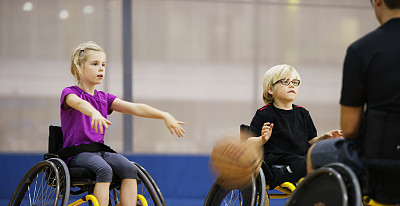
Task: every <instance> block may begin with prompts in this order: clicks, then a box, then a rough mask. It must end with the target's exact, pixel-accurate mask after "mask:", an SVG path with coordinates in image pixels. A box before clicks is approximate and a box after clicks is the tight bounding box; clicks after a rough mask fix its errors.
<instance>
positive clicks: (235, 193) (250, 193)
mask: <svg viewBox="0 0 400 206" xmlns="http://www.w3.org/2000/svg"><path fill="white" fill-rule="evenodd" d="M218 182H219V181H218V179H217V180H216V181H215V182H214V184H213V185H212V187H211V189H210V191H209V192H208V195H207V197H206V200H205V202H204V205H203V206H221V205H224V206H239V205H240V206H264V204H265V198H266V182H265V176H264V173H263V171H262V169H260V173H259V175H258V177H257V179H254V178H253V180H252V183H251V185H250V186H249V187H248V188H246V189H241V190H240V189H232V190H226V189H224V188H223V187H221V186H220V185H219V184H218Z"/></svg>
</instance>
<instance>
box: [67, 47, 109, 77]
mask: <svg viewBox="0 0 400 206" xmlns="http://www.w3.org/2000/svg"><path fill="white" fill-rule="evenodd" d="M91 51H97V52H104V50H103V49H102V48H101V47H100V46H99V45H98V44H96V43H95V42H93V41H88V42H85V43H82V44H80V45H79V46H78V47H77V48H76V49H75V50H74V52H73V53H72V56H71V74H72V75H73V76H74V77H75V79H76V80H78V82H79V80H80V76H81V74H82V69H83V64H84V63H85V61H86V59H87V57H88V55H89V53H90V52H91Z"/></svg>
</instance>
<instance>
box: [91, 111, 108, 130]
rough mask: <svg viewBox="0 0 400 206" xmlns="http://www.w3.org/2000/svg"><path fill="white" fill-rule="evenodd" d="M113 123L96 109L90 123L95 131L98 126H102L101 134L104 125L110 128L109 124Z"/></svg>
mask: <svg viewBox="0 0 400 206" xmlns="http://www.w3.org/2000/svg"><path fill="white" fill-rule="evenodd" d="M111 124H112V123H111V122H110V120H108V119H106V118H104V117H103V115H101V114H100V112H98V111H96V112H94V113H93V115H92V122H91V123H90V125H91V126H92V128H93V129H94V131H95V132H96V133H97V128H98V127H99V128H100V134H103V133H104V131H103V126H104V127H105V129H108V125H111Z"/></svg>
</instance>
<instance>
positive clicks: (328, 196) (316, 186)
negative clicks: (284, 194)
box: [285, 167, 349, 206]
mask: <svg viewBox="0 0 400 206" xmlns="http://www.w3.org/2000/svg"><path fill="white" fill-rule="evenodd" d="M348 200H349V198H348V193H347V190H346V183H345V182H344V180H343V177H342V175H341V174H340V173H339V172H338V171H336V170H335V169H333V168H330V167H322V168H320V169H317V170H315V171H314V172H312V173H310V174H308V175H307V176H306V177H305V178H304V180H303V181H301V182H300V184H299V185H298V187H297V188H296V190H294V191H293V193H292V194H291V195H290V197H289V199H288V201H287V202H286V204H285V206H302V205H335V206H349V204H348Z"/></svg>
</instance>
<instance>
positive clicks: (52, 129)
mask: <svg viewBox="0 0 400 206" xmlns="http://www.w3.org/2000/svg"><path fill="white" fill-rule="evenodd" d="M62 146H63V133H62V129H61V127H60V126H53V125H50V126H49V147H48V149H49V151H48V152H49V153H55V152H56V151H58V150H59V149H62Z"/></svg>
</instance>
